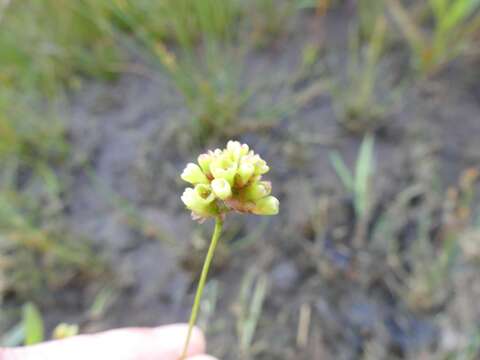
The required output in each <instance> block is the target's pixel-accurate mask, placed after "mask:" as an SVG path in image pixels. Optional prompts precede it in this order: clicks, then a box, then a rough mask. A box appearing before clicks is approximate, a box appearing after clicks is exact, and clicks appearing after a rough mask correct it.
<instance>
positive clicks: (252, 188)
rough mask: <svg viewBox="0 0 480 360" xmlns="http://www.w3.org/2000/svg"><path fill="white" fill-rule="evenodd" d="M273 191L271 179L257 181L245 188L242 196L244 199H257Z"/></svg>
mask: <svg viewBox="0 0 480 360" xmlns="http://www.w3.org/2000/svg"><path fill="white" fill-rule="evenodd" d="M271 191H272V185H271V183H270V181H257V182H254V183H252V184H251V185H249V186H247V187H246V188H245V189H243V191H242V192H241V196H242V198H243V199H244V200H247V201H248V200H250V201H255V200H258V199H261V198H264V197H265V196H268V195H270V192H271Z"/></svg>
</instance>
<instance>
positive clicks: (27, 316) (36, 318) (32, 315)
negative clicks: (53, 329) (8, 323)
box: [23, 303, 44, 345]
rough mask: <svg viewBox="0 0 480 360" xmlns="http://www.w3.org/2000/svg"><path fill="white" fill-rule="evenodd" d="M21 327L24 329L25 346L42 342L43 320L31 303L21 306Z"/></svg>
mask: <svg viewBox="0 0 480 360" xmlns="http://www.w3.org/2000/svg"><path fill="white" fill-rule="evenodd" d="M23 326H24V328H25V345H33V344H37V343H39V342H42V341H43V340H44V326H43V318H42V315H41V314H40V312H39V311H38V309H37V307H36V306H35V305H34V304H33V303H27V304H25V305H24V306H23Z"/></svg>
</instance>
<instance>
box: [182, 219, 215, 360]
mask: <svg viewBox="0 0 480 360" xmlns="http://www.w3.org/2000/svg"><path fill="white" fill-rule="evenodd" d="M222 227H223V220H222V219H221V217H217V218H216V220H215V230H214V231H213V235H212V240H211V241H210V246H209V248H208V252H207V256H206V257H205V261H204V263H203V268H202V273H201V274H200V280H199V281H198V287H197V292H196V293H195V300H194V301H193V306H192V312H191V314H190V320H189V322H188V333H187V339H186V340H185V346H184V348H183V352H182V356H181V357H180V360H184V359H185V358H186V356H187V351H188V345H189V343H190V338H191V336H192V330H193V327H194V326H195V323H196V321H197V316H198V309H199V308H200V300H201V299H202V293H203V288H204V287H205V283H206V281H207V275H208V270H209V269H210V265H211V263H212V260H213V255H214V253H215V248H216V247H217V243H218V239H219V238H220V234H221V233H222Z"/></svg>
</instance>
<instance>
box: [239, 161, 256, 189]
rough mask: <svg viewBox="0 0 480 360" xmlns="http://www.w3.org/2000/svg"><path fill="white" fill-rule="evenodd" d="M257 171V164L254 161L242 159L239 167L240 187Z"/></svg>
mask: <svg viewBox="0 0 480 360" xmlns="http://www.w3.org/2000/svg"><path fill="white" fill-rule="evenodd" d="M254 172H255V166H253V164H252V163H250V162H246V161H242V162H241V163H240V166H239V168H238V173H237V175H238V185H239V186H240V187H242V186H244V185H245V184H247V183H248V181H249V180H250V179H251V177H252V175H253V173H254Z"/></svg>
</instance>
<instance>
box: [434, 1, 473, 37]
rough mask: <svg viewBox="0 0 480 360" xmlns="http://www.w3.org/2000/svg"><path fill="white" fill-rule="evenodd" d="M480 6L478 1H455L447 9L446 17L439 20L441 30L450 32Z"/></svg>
mask: <svg viewBox="0 0 480 360" xmlns="http://www.w3.org/2000/svg"><path fill="white" fill-rule="evenodd" d="M479 5H480V0H457V1H454V2H453V4H452V5H451V6H450V8H449V9H448V15H446V16H444V17H443V18H442V19H441V23H440V25H441V28H442V29H443V30H444V31H447V30H450V29H453V28H455V27H456V26H458V25H459V24H460V23H461V22H463V21H465V20H466V19H467V17H468V16H470V15H471V14H472V13H473V11H475V9H476V8H477V7H478V6H479Z"/></svg>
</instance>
